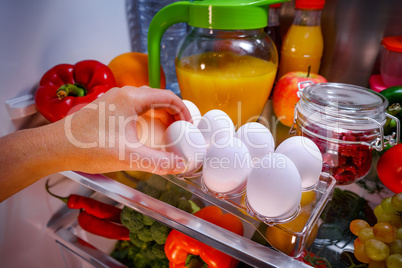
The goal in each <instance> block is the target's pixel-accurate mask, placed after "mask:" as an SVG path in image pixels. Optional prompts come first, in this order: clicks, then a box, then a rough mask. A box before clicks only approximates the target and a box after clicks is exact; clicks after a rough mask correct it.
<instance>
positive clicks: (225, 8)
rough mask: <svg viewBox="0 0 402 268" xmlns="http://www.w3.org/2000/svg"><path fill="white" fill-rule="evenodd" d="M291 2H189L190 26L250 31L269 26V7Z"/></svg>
mask: <svg viewBox="0 0 402 268" xmlns="http://www.w3.org/2000/svg"><path fill="white" fill-rule="evenodd" d="M286 1H289V0H195V1H190V2H189V6H188V8H189V14H190V15H189V21H188V24H189V25H190V26H194V27H199V28H207V29H218V30H238V29H242V30H248V29H259V28H264V27H266V26H267V22H268V7H269V5H272V4H277V3H282V2H286Z"/></svg>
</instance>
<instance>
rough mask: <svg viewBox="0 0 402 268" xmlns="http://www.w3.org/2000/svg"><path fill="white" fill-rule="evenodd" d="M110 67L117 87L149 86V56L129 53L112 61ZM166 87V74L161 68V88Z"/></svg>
mask: <svg viewBox="0 0 402 268" xmlns="http://www.w3.org/2000/svg"><path fill="white" fill-rule="evenodd" d="M108 67H109V68H110V70H111V71H112V73H113V75H114V77H115V79H116V85H117V86H118V87H123V86H134V87H140V86H149V77H148V55H147V54H144V53H140V52H127V53H124V54H121V55H119V56H117V57H115V58H114V59H112V60H111V61H110V63H109V64H108ZM165 87H166V80H165V73H164V72H163V69H162V66H161V86H160V88H165Z"/></svg>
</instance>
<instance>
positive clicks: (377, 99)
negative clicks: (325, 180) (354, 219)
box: [292, 81, 399, 185]
mask: <svg viewBox="0 0 402 268" xmlns="http://www.w3.org/2000/svg"><path fill="white" fill-rule="evenodd" d="M306 84H307V86H306ZM303 87H304V88H303ZM298 94H299V97H300V100H299V102H298V103H297V105H296V107H295V116H294V125H293V126H292V130H293V129H295V130H296V133H297V135H303V136H305V137H307V138H310V139H311V140H313V141H314V142H315V143H316V144H317V146H318V147H319V149H320V151H321V153H322V155H323V172H326V173H329V174H330V175H332V176H333V177H334V178H335V179H336V180H337V184H338V185H347V184H351V183H353V182H356V181H358V180H360V179H362V178H363V177H364V176H365V175H367V173H368V172H369V170H370V167H371V162H372V154H373V150H377V151H381V150H383V149H384V145H385V144H387V143H390V144H391V145H394V144H396V143H397V141H398V140H399V128H398V131H397V133H393V135H391V136H386V137H385V136H384V130H383V126H384V124H385V122H386V120H387V117H389V118H392V119H394V120H398V119H397V118H395V117H394V116H391V115H389V114H387V113H386V108H387V106H388V101H387V99H386V98H385V97H384V96H382V95H380V94H378V93H376V92H374V91H371V90H369V89H366V88H363V87H359V86H354V85H349V84H341V83H320V84H312V82H311V81H306V82H301V83H299V92H298ZM397 124H398V125H399V121H397ZM395 136H396V138H395Z"/></svg>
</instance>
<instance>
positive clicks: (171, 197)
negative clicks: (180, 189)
mask: <svg viewBox="0 0 402 268" xmlns="http://www.w3.org/2000/svg"><path fill="white" fill-rule="evenodd" d="M159 200H161V201H163V202H165V203H167V204H169V205H171V206H174V207H177V202H178V201H179V196H178V194H177V192H176V191H174V190H168V191H166V192H164V193H163V194H162V195H161V197H160V199H159Z"/></svg>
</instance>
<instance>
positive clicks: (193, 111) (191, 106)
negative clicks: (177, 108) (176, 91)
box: [183, 100, 201, 126]
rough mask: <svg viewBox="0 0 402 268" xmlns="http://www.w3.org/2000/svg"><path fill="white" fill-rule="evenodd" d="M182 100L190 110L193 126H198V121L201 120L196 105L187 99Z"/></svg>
mask: <svg viewBox="0 0 402 268" xmlns="http://www.w3.org/2000/svg"><path fill="white" fill-rule="evenodd" d="M183 102H184V104H185V105H186V107H187V109H188V110H189V111H190V114H191V118H192V119H193V124H194V126H198V123H199V122H200V120H201V112H200V110H199V109H198V107H197V105H195V104H194V103H193V102H191V101H189V100H183Z"/></svg>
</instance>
